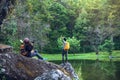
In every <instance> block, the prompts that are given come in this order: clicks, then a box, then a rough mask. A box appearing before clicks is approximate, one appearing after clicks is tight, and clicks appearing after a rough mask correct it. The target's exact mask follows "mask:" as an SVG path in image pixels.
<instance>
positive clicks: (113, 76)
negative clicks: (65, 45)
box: [55, 59, 120, 80]
mask: <svg viewBox="0 0 120 80" xmlns="http://www.w3.org/2000/svg"><path fill="white" fill-rule="evenodd" d="M69 62H70V63H71V64H72V66H73V67H74V69H75V72H76V73H77V74H78V76H79V78H80V80H120V77H119V76H120V62H112V61H99V60H98V59H97V60H96V61H90V60H71V61H69ZM55 63H57V64H59V63H61V61H55Z"/></svg>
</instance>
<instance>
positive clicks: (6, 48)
mask: <svg viewBox="0 0 120 80" xmlns="http://www.w3.org/2000/svg"><path fill="white" fill-rule="evenodd" d="M12 50H13V49H12V47H11V46H8V45H4V44H0V53H7V52H12Z"/></svg>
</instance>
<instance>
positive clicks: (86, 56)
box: [41, 51, 120, 61]
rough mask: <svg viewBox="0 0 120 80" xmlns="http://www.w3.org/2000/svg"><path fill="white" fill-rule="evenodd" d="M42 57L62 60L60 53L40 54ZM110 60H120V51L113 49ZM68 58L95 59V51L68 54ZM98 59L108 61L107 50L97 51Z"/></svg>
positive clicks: (49, 59)
mask: <svg viewBox="0 0 120 80" xmlns="http://www.w3.org/2000/svg"><path fill="white" fill-rule="evenodd" d="M41 55H42V56H43V57H44V58H46V59H47V60H48V61H51V60H52V61H53V60H62V55H61V54H45V53H42V54H41ZM112 56H113V58H112V60H113V61H120V51H113V53H112ZM68 59H69V60H96V54H95V52H91V53H82V54H78V53H77V54H68ZM99 60H100V61H109V60H110V59H109V54H108V53H107V52H100V53H99Z"/></svg>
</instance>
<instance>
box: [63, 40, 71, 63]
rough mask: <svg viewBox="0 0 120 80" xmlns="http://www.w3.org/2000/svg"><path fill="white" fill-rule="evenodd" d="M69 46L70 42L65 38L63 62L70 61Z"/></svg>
mask: <svg viewBox="0 0 120 80" xmlns="http://www.w3.org/2000/svg"><path fill="white" fill-rule="evenodd" d="M69 48H70V45H69V42H67V39H66V38H63V48H62V63H65V62H68V50H69ZM64 58H65V59H64Z"/></svg>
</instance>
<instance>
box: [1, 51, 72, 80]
mask: <svg viewBox="0 0 120 80" xmlns="http://www.w3.org/2000/svg"><path fill="white" fill-rule="evenodd" d="M0 69H1V70H0V74H1V76H0V78H1V80H2V78H3V76H6V77H7V80H34V79H35V78H36V77H38V76H40V75H43V73H45V72H50V71H51V70H57V71H59V72H60V71H61V72H62V73H63V74H64V76H65V77H66V76H67V77H68V76H69V75H70V74H69V73H68V72H67V71H65V70H64V69H63V68H62V67H61V66H59V65H56V64H53V63H50V62H46V61H42V60H36V59H32V58H27V57H24V56H22V55H18V54H15V53H12V52H10V53H2V54H0ZM53 80H54V79H53ZM59 80H62V79H59Z"/></svg>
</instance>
